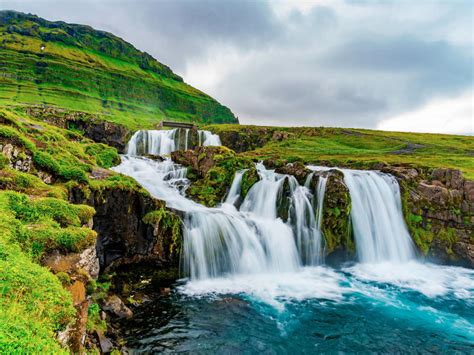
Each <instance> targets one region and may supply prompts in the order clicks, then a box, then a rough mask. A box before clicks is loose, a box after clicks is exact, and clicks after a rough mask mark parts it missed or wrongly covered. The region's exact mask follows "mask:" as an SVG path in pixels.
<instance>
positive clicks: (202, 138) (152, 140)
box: [127, 128, 221, 156]
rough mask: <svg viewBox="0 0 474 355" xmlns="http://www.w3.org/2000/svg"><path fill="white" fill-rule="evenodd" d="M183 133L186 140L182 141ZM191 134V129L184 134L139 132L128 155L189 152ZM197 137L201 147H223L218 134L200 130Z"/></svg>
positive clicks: (129, 145) (134, 136) (178, 130)
mask: <svg viewBox="0 0 474 355" xmlns="http://www.w3.org/2000/svg"><path fill="white" fill-rule="evenodd" d="M183 133H184V139H181V135H182V134H183ZM189 133H190V130H189V129H185V130H184V132H183V130H182V129H180V128H175V129H170V130H147V131H137V132H135V133H134V134H133V136H132V137H131V138H130V141H129V142H128V145H127V155H129V156H141V155H146V154H151V155H168V154H170V153H171V152H174V151H175V150H179V149H184V150H187V149H188V148H189V137H190V135H189ZM197 135H198V138H199V142H198V144H199V145H203V146H209V145H216V146H218V145H221V141H220V138H219V136H218V135H217V134H212V133H211V132H209V131H203V130H198V131H197Z"/></svg>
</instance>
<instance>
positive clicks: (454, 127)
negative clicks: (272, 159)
mask: <svg viewBox="0 0 474 355" xmlns="http://www.w3.org/2000/svg"><path fill="white" fill-rule="evenodd" d="M0 4H1V8H2V9H14V10H18V11H23V12H30V13H34V14H37V15H39V16H41V17H44V18H46V19H48V20H63V21H66V22H74V23H82V24H89V25H91V26H93V27H95V28H97V29H101V30H106V31H109V32H112V33H114V34H116V35H118V36H120V37H122V38H124V39H125V40H127V41H129V42H131V43H132V44H133V45H135V46H136V47H137V48H138V49H140V50H144V51H146V52H148V53H150V54H151V55H153V56H154V57H155V58H157V59H158V60H159V61H161V62H163V63H165V64H167V65H169V66H170V67H171V68H172V69H173V70H174V71H175V72H176V73H178V74H179V75H181V76H183V77H184V79H185V81H186V82H188V83H189V84H191V85H193V86H195V87H197V88H199V89H201V90H203V91H205V92H206V93H208V94H210V95H211V96H213V97H214V98H216V99H217V100H219V101H220V102H221V103H223V104H224V105H226V106H228V107H229V108H230V109H231V110H232V111H233V112H234V113H235V114H236V115H237V116H238V117H239V119H240V122H241V123H246V124H271V125H285V126H288V125H293V126H296V125H308V126H342V127H364V128H379V129H389V130H410V131H427V132H446V133H463V134H473V133H474V127H473V126H474V107H473V106H474V104H473V100H474V99H473V95H474V87H473V86H474V84H473V82H474V77H473V76H474V66H473V65H474V64H473V60H474V58H473V57H474V39H473V36H474V3H473V2H472V1H471V0H466V1H461V0H450V1H448V0H446V1H423V0H420V1H411V0H408V1H390V0H386V1H382V0H379V1H377V0H373V1H363V0H346V1H343V0H340V1H339V0H334V1H329V0H314V1H297V0H292V1H290V0H287V1H263V0H262V1H258V0H255V1H246V0H238V1H235V0H199V1H198V0H193V1H191V0H174V1H172V0H169V1H151V0H134V1H132V0H130V1H125V0H122V1H120V0H117V1H112V0H109V1H97V0H96V1H92V0H75V1H64V0H62V1H59V0H56V1H55V0H23V1H18V0H17V1H10V0H0Z"/></svg>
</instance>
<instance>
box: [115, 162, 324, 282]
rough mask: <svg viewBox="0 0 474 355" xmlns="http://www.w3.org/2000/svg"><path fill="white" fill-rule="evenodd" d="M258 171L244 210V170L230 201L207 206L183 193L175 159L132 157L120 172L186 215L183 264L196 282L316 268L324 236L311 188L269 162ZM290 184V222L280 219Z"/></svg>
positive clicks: (229, 196)
mask: <svg viewBox="0 0 474 355" xmlns="http://www.w3.org/2000/svg"><path fill="white" fill-rule="evenodd" d="M257 169H258V172H259V175H260V178H261V180H260V181H259V182H257V183H256V184H255V185H254V186H253V187H252V188H251V189H250V191H249V192H248V194H247V196H246V197H245V199H244V201H243V202H242V205H241V207H240V209H239V210H238V209H237V208H236V207H235V206H233V204H232V203H233V202H235V200H236V197H237V193H238V192H237V190H238V189H240V181H241V179H242V175H241V174H242V173H243V172H241V173H237V174H236V177H235V178H234V182H233V184H232V188H231V191H230V193H229V195H228V198H227V200H228V202H229V203H224V204H223V205H222V206H221V207H218V208H207V207H204V206H202V205H199V204H197V203H195V202H193V201H191V200H188V199H187V198H186V197H185V196H183V195H181V194H180V193H179V192H178V191H177V187H176V181H178V182H179V183H181V184H182V182H183V181H184V179H185V175H184V171H185V169H180V168H177V166H176V165H174V164H173V163H172V162H171V160H169V159H167V160H165V161H164V162H155V161H152V160H149V159H143V158H138V157H133V156H126V157H123V159H122V164H121V165H119V166H118V167H116V168H114V170H116V171H118V172H121V173H124V174H126V175H130V176H133V177H134V178H135V179H136V180H137V181H138V182H140V183H141V184H142V185H143V186H144V187H145V188H146V189H147V190H148V191H150V193H151V194H152V195H154V196H155V197H157V198H160V199H162V200H164V201H166V202H167V205H168V206H169V207H172V208H175V209H178V210H182V211H184V212H185V213H186V216H185V218H184V221H183V223H184V233H183V234H184V255H183V260H184V261H183V266H184V270H186V272H187V273H188V275H189V276H190V278H191V279H206V278H212V277H218V276H222V275H229V274H242V273H243V274H248V273H261V272H288V271H295V270H296V269H297V268H298V267H299V266H301V265H302V264H308V265H313V264H316V263H317V262H318V261H319V260H320V252H321V248H320V242H321V238H320V233H319V232H318V231H317V228H316V223H315V220H314V216H313V213H312V209H311V203H310V200H311V194H310V193H309V190H308V189H307V188H305V187H303V186H299V185H298V183H297V182H296V180H295V179H294V178H293V177H289V176H286V175H282V174H277V173H275V172H274V171H272V170H267V169H265V167H264V166H263V164H258V165H257ZM170 175H171V178H170ZM170 181H171V182H174V184H170V183H169V182H170ZM285 181H289V184H290V195H291V196H290V198H291V201H292V204H291V209H292V215H293V217H292V218H290V222H289V223H284V222H283V220H282V219H280V218H277V206H278V203H279V196H280V195H281V190H282V188H283V185H284V183H285ZM182 190H184V189H181V191H182ZM295 234H296V238H295Z"/></svg>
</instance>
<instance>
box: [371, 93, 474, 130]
mask: <svg viewBox="0 0 474 355" xmlns="http://www.w3.org/2000/svg"><path fill="white" fill-rule="evenodd" d="M377 129H381V130H386V131H403V132H427V133H428V132H429V133H452V134H469V135H473V134H474V91H472V90H469V91H466V92H464V93H463V94H462V95H459V96H457V97H454V98H449V99H446V98H443V99H435V100H432V101H430V102H429V103H428V104H426V105H425V106H423V107H421V108H419V109H417V110H414V111H411V112H407V113H403V114H401V115H397V116H394V117H390V118H387V119H385V120H382V121H381V122H380V123H379V124H378V126H377Z"/></svg>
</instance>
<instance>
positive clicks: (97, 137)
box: [26, 106, 131, 153]
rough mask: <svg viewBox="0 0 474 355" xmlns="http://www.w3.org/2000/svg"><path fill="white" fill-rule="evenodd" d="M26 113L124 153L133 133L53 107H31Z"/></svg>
mask: <svg viewBox="0 0 474 355" xmlns="http://www.w3.org/2000/svg"><path fill="white" fill-rule="evenodd" d="M26 113H27V114H28V115H30V116H32V117H35V118H36V119H40V120H42V121H45V122H47V123H49V124H52V125H54V126H57V127H61V128H66V129H75V130H78V131H80V132H82V133H83V134H84V137H86V138H89V139H91V140H93V141H95V142H98V143H104V144H107V145H110V146H112V147H114V148H116V149H117V150H118V151H119V152H121V153H123V152H124V151H125V147H126V145H127V142H128V138H129V137H130V135H131V132H130V131H129V130H128V129H127V128H125V127H124V126H122V125H120V124H117V123H112V122H108V121H104V120H103V119H102V120H101V119H99V118H97V117H95V116H94V115H91V114H88V113H86V112H80V111H70V110H66V109H63V108H58V107H52V106H30V107H27V108H26Z"/></svg>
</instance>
